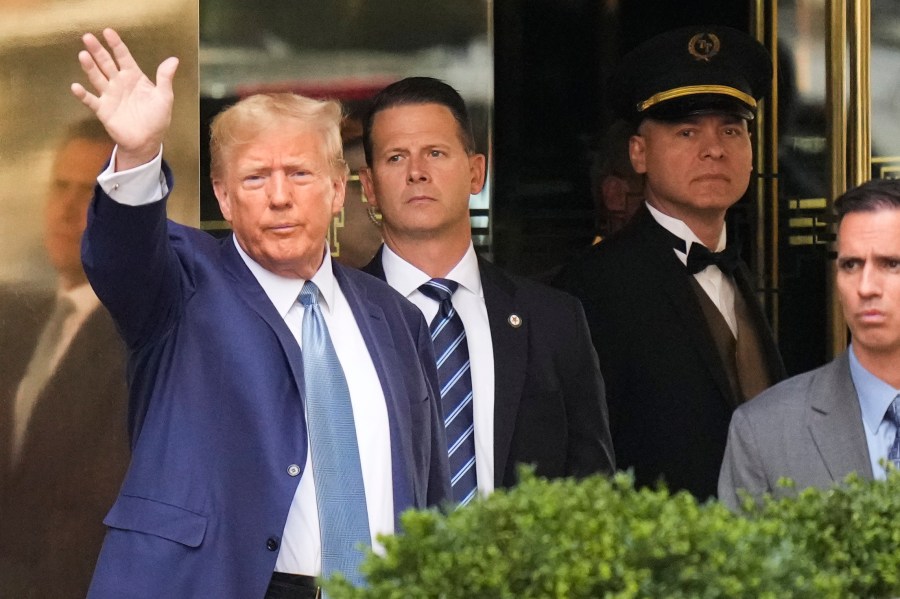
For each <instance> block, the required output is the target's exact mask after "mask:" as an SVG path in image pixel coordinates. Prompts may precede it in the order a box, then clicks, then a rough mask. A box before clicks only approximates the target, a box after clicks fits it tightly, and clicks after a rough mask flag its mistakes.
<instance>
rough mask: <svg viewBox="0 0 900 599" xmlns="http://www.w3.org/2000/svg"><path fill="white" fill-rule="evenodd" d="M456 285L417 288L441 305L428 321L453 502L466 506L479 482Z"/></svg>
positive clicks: (447, 282)
mask: <svg viewBox="0 0 900 599" xmlns="http://www.w3.org/2000/svg"><path fill="white" fill-rule="evenodd" d="M458 286H459V284H458V283H456V282H455V281H450V280H447V279H431V280H430V281H428V282H427V283H425V284H424V285H422V286H421V287H419V291H421V292H422V293H423V294H425V295H426V296H428V297H430V298H431V299H433V300H435V301H436V302H438V303H439V304H440V307H439V308H438V312H437V314H436V315H435V317H434V320H432V321H431V327H430V328H431V340H432V341H433V342H434V353H435V356H436V358H437V369H438V382H439V383H440V385H441V404H442V405H443V408H444V426H445V428H446V430H447V452H448V455H449V457H450V482H451V484H452V486H453V500H454V501H456V502H457V503H459V504H460V505H465V504H467V503H469V502H470V501H472V499H473V498H474V497H475V495H476V493H477V492H478V480H477V477H476V472H475V420H474V413H473V410H472V374H471V372H470V370H469V347H468V345H467V344H466V329H465V328H464V327H463V323H462V319H461V318H460V317H459V314H458V313H457V312H456V310H455V309H454V308H453V303H452V302H451V301H450V298H451V297H452V296H453V292H454V291H456V288H457V287H458Z"/></svg>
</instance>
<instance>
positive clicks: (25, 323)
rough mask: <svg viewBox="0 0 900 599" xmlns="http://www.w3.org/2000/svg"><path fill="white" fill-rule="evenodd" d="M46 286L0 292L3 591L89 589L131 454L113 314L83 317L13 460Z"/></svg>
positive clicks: (63, 593)
mask: <svg viewBox="0 0 900 599" xmlns="http://www.w3.org/2000/svg"><path fill="white" fill-rule="evenodd" d="M54 299H55V298H54V296H53V295H52V294H40V293H29V292H26V291H24V290H4V291H2V292H0V356H2V358H0V362H2V365H0V596H2V597H16V598H17V599H24V598H31V597H34V598H40V597H59V598H72V599H76V598H77V599H80V598H83V597H84V596H85V594H86V593H87V589H88V584H89V583H90V579H91V574H92V573H93V571H94V563H95V562H96V560H97V554H98V553H99V552H100V545H101V543H102V541H103V535H104V533H105V527H104V526H103V516H104V514H105V513H106V512H107V511H108V510H109V507H110V506H111V505H112V503H113V501H114V500H115V498H116V495H117V493H118V490H119V485H120V484H121V482H122V477H123V476H124V474H125V468H126V466H127V464H128V460H129V457H130V455H129V451H128V441H127V435H126V432H125V410H126V404H127V391H126V387H125V349H124V346H123V344H122V341H121V340H120V339H119V336H118V334H117V333H116V330H115V327H114V326H113V323H112V319H111V318H110V316H109V313H108V312H107V311H106V310H105V309H103V307H98V308H97V309H95V310H94V311H93V312H92V313H91V314H90V315H89V316H88V317H87V320H85V322H84V323H83V324H82V326H81V327H80V329H79V330H78V332H77V333H76V335H75V337H74V338H73V340H72V342H71V344H70V345H69V347H68V349H67V351H66V353H65V354H64V355H63V357H62V358H61V360H60V362H59V364H58V366H57V368H56V369H55V371H54V372H53V374H52V375H51V377H50V379H49V380H48V381H47V384H46V386H45V387H44V389H43V390H42V391H41V394H40V396H39V397H38V399H37V401H36V403H35V406H34V410H33V412H32V416H31V419H30V421H29V424H28V428H27V430H26V433H25V437H24V441H23V445H22V449H21V452H20V457H19V459H18V460H17V462H16V463H15V465H13V464H12V462H11V451H12V442H13V440H12V437H13V431H12V425H13V417H14V416H13V415H14V409H15V399H16V393H17V390H18V387H19V383H20V382H21V380H22V377H23V376H24V374H25V370H26V368H27V366H28V363H29V361H30V360H31V357H32V354H33V353H34V349H35V346H36V345H37V342H38V338H39V337H40V335H41V332H42V331H43V328H44V325H45V324H46V322H47V320H48V318H49V317H50V313H51V311H52V309H53V302H54Z"/></svg>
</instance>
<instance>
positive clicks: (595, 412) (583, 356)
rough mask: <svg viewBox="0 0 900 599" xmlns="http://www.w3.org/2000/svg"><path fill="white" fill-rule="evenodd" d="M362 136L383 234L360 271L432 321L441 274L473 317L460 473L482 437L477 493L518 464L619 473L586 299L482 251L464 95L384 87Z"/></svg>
mask: <svg viewBox="0 0 900 599" xmlns="http://www.w3.org/2000/svg"><path fill="white" fill-rule="evenodd" d="M363 144H364V149H365V154H366V163H367V164H368V168H366V169H363V170H362V171H361V174H360V177H361V180H362V182H363V186H364V189H365V192H366V196H367V198H368V201H369V202H370V203H371V204H372V205H373V206H374V207H375V208H377V209H378V210H380V212H381V214H382V216H383V220H382V224H383V234H384V241H385V244H384V245H383V246H382V249H381V250H380V251H379V252H378V254H377V255H376V256H375V258H374V259H373V260H372V262H370V263H369V264H368V265H367V266H366V268H365V270H366V271H367V272H369V273H370V274H373V275H375V276H378V277H380V278H382V279H385V280H386V281H387V282H388V283H389V284H390V285H391V286H392V287H394V288H395V289H397V290H398V291H399V292H400V293H401V294H403V295H404V296H406V297H407V298H408V299H409V300H410V301H412V302H413V303H415V304H416V305H417V306H418V307H419V308H420V309H421V310H422V312H423V313H424V314H425V318H426V320H427V321H429V322H432V323H434V322H435V320H436V318H438V317H440V315H441V314H439V301H438V300H437V299H435V298H433V297H432V296H430V295H428V294H427V293H426V292H423V291H422V289H421V288H422V286H423V285H424V284H425V283H427V282H429V280H434V279H441V280H442V282H441V284H443V285H448V286H450V287H456V289H455V291H453V292H452V300H451V301H452V310H453V311H454V312H456V313H458V314H459V317H460V319H461V321H462V323H463V324H464V329H465V337H464V339H463V342H464V344H465V346H466V348H467V351H468V354H469V358H470V364H471V368H470V369H469V372H468V373H462V374H463V376H464V377H470V378H471V383H470V384H471V388H470V389H469V391H468V396H467V397H466V399H465V401H464V402H463V404H462V405H461V406H459V407H460V408H461V409H463V410H470V412H471V413H470V416H468V418H470V422H469V426H468V430H467V433H466V434H464V435H461V436H459V437H457V436H456V435H455V434H453V433H452V431H453V426H452V425H451V424H450V420H451V419H452V418H451V416H450V413H451V412H453V411H454V409H455V407H457V406H454V405H452V404H450V402H449V401H448V398H447V397H446V396H445V397H443V400H442V401H443V403H444V405H443V409H444V413H445V422H447V423H448V444H449V445H450V446H451V476H452V477H454V478H457V477H459V476H462V474H461V473H460V472H453V470H454V468H453V462H454V453H453V448H454V446H455V445H457V444H461V443H464V442H471V440H472V439H473V438H474V458H475V461H474V468H473V469H474V470H475V471H477V490H478V492H480V493H481V494H486V493H489V492H490V491H491V490H493V489H494V488H496V487H509V486H511V485H513V484H514V483H515V482H516V467H517V464H519V463H527V464H533V465H534V466H535V467H536V471H537V473H538V474H539V475H542V476H548V477H562V476H570V475H575V476H583V475H587V474H591V473H594V472H611V471H612V470H613V467H614V463H613V451H612V445H611V443H610V440H609V429H608V423H607V415H606V402H605V399H604V387H603V379H602V377H601V375H600V370H599V368H598V366H597V358H596V355H595V352H594V350H593V348H592V347H591V342H590V336H589V334H588V330H587V325H586V322H585V319H584V313H583V310H582V308H581V306H580V305H579V303H578V301H577V300H575V298H573V297H571V296H569V295H567V294H563V293H560V292H558V291H556V290H553V289H550V288H549V287H545V286H542V285H538V284H535V283H533V282H530V281H527V280H524V279H521V278H518V277H514V276H512V275H509V274H507V273H505V272H503V271H502V270H500V269H499V268H497V267H496V266H493V265H492V264H491V263H489V262H487V261H485V260H483V259H481V258H478V257H477V256H476V255H475V251H474V248H473V245H472V239H471V228H470V223H469V196H470V194H474V193H478V192H479V191H480V190H481V188H482V186H483V184H484V176H485V157H484V155H482V154H478V153H476V152H475V144H474V139H473V135H472V129H471V124H470V122H469V117H468V112H467V110H466V106H465V103H464V102H463V100H462V98H461V97H460V96H459V94H458V93H457V92H456V91H455V90H454V89H453V88H452V87H450V86H449V85H447V84H445V83H443V82H441V81H438V80H436V79H432V78H428V77H413V78H408V79H404V80H402V81H399V82H396V83H394V84H392V85H390V86H388V87H387V88H385V89H384V90H382V91H381V92H380V93H379V94H378V95H377V96H376V97H375V99H374V101H373V104H372V107H371V109H370V111H369V113H368V114H367V115H366V118H365V120H364V123H363ZM447 281H449V283H448V282H447ZM448 309H449V308H448ZM436 315H437V316H436ZM434 328H435V324H433V325H432V329H433V330H434ZM433 336H435V333H434V332H433ZM437 345H438V342H437V340H436V349H438V347H437ZM438 353H439V354H440V353H441V352H440V350H439V349H438ZM438 360H439V375H440V377H439V378H441V385H442V387H447V386H448V385H447V383H446V381H445V380H444V378H445V377H444V376H443V375H442V373H441V368H440V366H441V356H440V355H439V356H438ZM451 384H453V383H452V382H451ZM463 395H464V396H465V395H467V394H463ZM464 428H466V427H464ZM466 435H468V437H466ZM467 439H468V440H467ZM466 462H467V463H468V465H469V466H470V467H471V466H472V463H471V459H469V460H466ZM472 484H473V487H472V489H471V493H466V494H465V495H467V496H463V497H460V496H458V493H457V485H456V484H454V497H455V499H456V500H457V501H461V502H463V501H467V500H468V499H471V496H473V495H474V493H475V490H474V481H473V483H472Z"/></svg>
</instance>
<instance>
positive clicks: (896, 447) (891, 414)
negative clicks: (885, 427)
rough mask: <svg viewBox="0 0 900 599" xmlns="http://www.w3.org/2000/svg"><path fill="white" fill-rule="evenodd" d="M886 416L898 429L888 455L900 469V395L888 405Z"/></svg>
mask: <svg viewBox="0 0 900 599" xmlns="http://www.w3.org/2000/svg"><path fill="white" fill-rule="evenodd" d="M884 417H885V418H886V419H887V420H888V421H890V422H891V423H892V424H893V425H894V427H895V428H896V429H897V432H896V433H894V442H893V443H892V444H891V448H890V450H889V451H888V455H887V457H888V460H889V461H891V462H893V463H894V466H895V467H896V468H897V469H898V470H900V395H898V396H897V397H895V398H894V401H893V403H891V405H889V406H888V409H887V413H886V414H885V415H884Z"/></svg>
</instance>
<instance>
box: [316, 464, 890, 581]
mask: <svg viewBox="0 0 900 599" xmlns="http://www.w3.org/2000/svg"><path fill="white" fill-rule="evenodd" d="M745 507H746V508H747V510H748V512H747V513H746V514H745V515H743V516H737V515H734V514H732V513H731V512H729V511H728V510H727V509H726V508H725V507H724V506H722V505H721V504H719V503H717V502H715V501H709V502H707V503H704V504H698V502H697V501H696V500H695V499H694V498H693V497H692V496H690V495H688V494H687V493H677V494H674V495H672V494H669V493H668V492H667V491H666V490H665V489H657V490H653V489H640V490H636V489H635V488H634V486H633V483H632V479H631V477H629V476H628V475H625V474H619V475H616V476H615V477H614V478H613V479H607V478H604V477H599V476H598V477H592V478H589V479H586V480H583V481H578V482H576V481H573V480H561V481H546V480H543V479H538V478H536V477H534V476H533V475H531V474H530V473H528V472H525V473H523V480H522V482H521V483H520V484H519V485H518V486H517V487H516V488H515V489H513V490H510V491H498V492H496V493H494V494H493V495H491V496H490V498H488V499H486V500H481V501H478V502H475V503H474V504H472V505H470V506H467V507H466V508H463V509H458V510H455V511H452V512H451V513H449V514H446V515H445V514H441V513H438V512H437V511H434V510H431V511H418V512H414V511H412V512H408V513H406V514H404V515H403V516H402V521H403V528H404V531H405V532H404V534H402V535H398V536H394V537H388V538H385V539H384V544H385V547H386V549H387V552H386V555H385V556H384V557H379V556H375V555H374V554H370V555H369V557H368V558H367V560H366V562H365V564H364V565H363V570H364V572H365V574H366V576H367V578H368V581H369V585H368V587H367V588H364V589H362V588H360V589H358V588H353V587H352V586H351V585H350V584H349V583H347V582H346V581H345V580H343V579H341V577H340V576H336V577H335V578H334V579H332V580H330V581H328V582H327V584H326V590H327V591H328V594H329V597H331V598H332V599H368V598H378V599H390V598H396V599H401V598H402V599H414V598H418V597H435V598H442V599H454V598H457V597H459V598H460V599H462V598H466V599H470V598H471V597H489V598H492V599H493V598H497V599H506V598H508V599H528V598H541V599H546V598H549V597H561V598H562V597H565V598H570V599H577V598H582V597H584V598H591V599H593V598H599V597H607V598H615V599H627V598H632V597H654V598H656V597H665V598H670V599H679V598H692V599H705V598H710V599H712V598H718V597H721V598H728V599H733V598H738V597H747V598H751V597H752V598H754V599H760V598H772V599H774V598H779V599H781V598H792V597H794V598H806V597H809V598H816V599H821V598H826V599H827V598H835V599H845V598H850V597H865V598H879V597H881V598H888V597H897V596H900V579H898V573H900V473H898V472H891V473H890V476H889V480H888V481H886V482H878V483H875V482H866V481H862V480H859V479H858V478H854V477H851V478H850V479H848V480H847V483H846V484H845V485H844V486H842V487H840V488H836V489H833V490H830V491H825V492H823V491H818V490H812V489H810V490H806V491H803V492H802V493H800V494H799V495H798V496H797V497H795V498H789V499H781V500H777V501H775V500H768V501H766V502H764V503H763V504H762V505H759V506H756V505H754V504H753V502H751V501H748V502H747V504H746V506H745Z"/></svg>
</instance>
